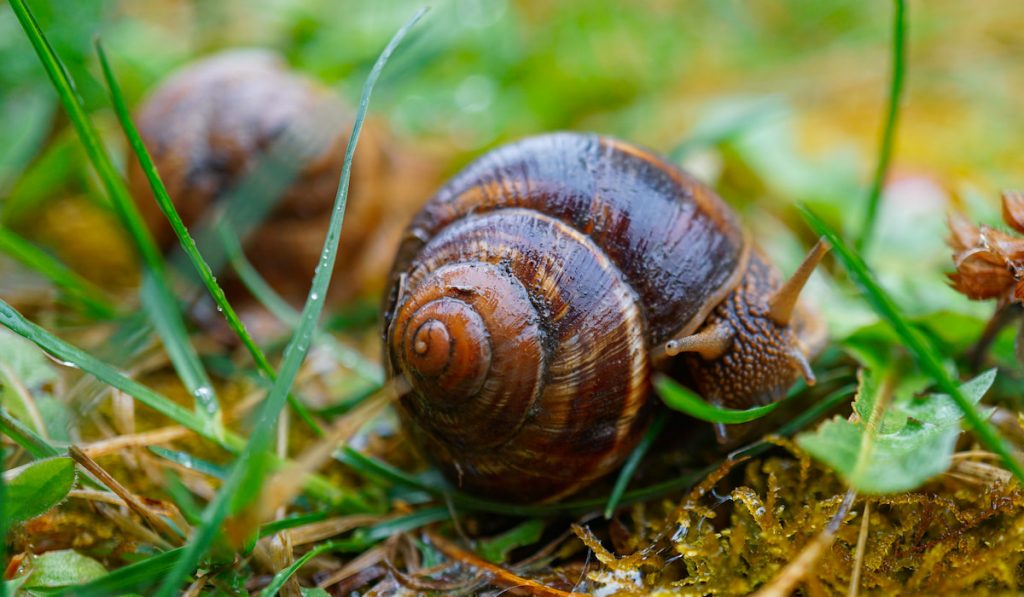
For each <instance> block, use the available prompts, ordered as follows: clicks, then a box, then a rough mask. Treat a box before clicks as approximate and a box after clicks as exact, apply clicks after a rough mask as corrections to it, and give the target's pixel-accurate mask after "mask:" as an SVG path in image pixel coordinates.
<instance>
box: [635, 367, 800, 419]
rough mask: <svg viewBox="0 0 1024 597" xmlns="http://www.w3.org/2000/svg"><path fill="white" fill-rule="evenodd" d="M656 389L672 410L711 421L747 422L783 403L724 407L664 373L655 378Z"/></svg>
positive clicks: (758, 417)
mask: <svg viewBox="0 0 1024 597" xmlns="http://www.w3.org/2000/svg"><path fill="white" fill-rule="evenodd" d="M654 389H655V390H656V391H657V392H658V395H659V396H661V399H662V400H663V401H664V402H665V404H666V405H668V407H669V408H671V409H672V410H677V411H679V412H682V413H686V414H688V415H690V416H691V417H694V418H696V419H700V420H701V421H708V422H709V423H728V424H736V423H746V422H748V421H753V420H754V419H760V418H761V417H763V416H765V415H767V414H768V413H770V412H772V411H773V410H775V409H776V408H778V407H779V404H782V402H781V401H779V402H773V403H772V404H768V405H766V406H755V407H754V408H748V409H745V410H735V409H732V408H722V407H719V406H715V405H713V404H710V403H708V402H705V401H704V399H703V398H701V397H700V396H698V395H697V394H695V393H694V392H693V391H691V390H689V389H687V388H685V387H683V386H681V385H679V384H678V383H677V382H676V381H675V380H673V379H672V378H670V377H666V376H664V375H658V376H656V377H655V378H654Z"/></svg>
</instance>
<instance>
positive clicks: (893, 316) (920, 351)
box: [798, 205, 1024, 483]
mask: <svg viewBox="0 0 1024 597" xmlns="http://www.w3.org/2000/svg"><path fill="white" fill-rule="evenodd" d="M798 207H799V209H800V211H801V213H802V214H803V217H804V219H805V220H807V223H808V224H810V226H811V228H813V229H814V231H815V232H817V233H818V234H820V235H822V236H824V237H825V240H827V241H828V242H829V244H830V245H832V252H833V254H834V255H835V256H836V259H838V260H839V262H840V263H842V264H843V267H844V268H846V271H847V272H849V274H850V277H851V278H852V279H853V280H854V281H855V282H856V283H857V284H858V285H859V286H860V287H861V288H862V289H863V291H864V293H863V295H864V299H865V300H866V301H867V302H868V304H870V305H871V307H872V308H873V309H874V310H875V312H876V313H877V314H878V315H879V317H881V318H882V319H883V320H885V321H886V322H887V323H888V324H889V325H890V326H892V329H893V331H895V332H896V334H897V336H899V339H900V343H901V344H902V345H903V346H905V347H906V348H907V350H908V351H910V353H911V354H912V355H913V356H914V358H915V359H916V360H917V363H918V365H919V366H920V367H921V369H922V370H923V371H924V372H925V373H926V374H928V376H930V377H931V378H932V379H933V380H935V383H936V385H938V387H939V389H940V390H942V391H943V392H945V393H946V394H949V396H950V397H951V398H952V399H953V401H954V402H956V405H957V407H958V408H959V409H960V411H961V412H963V414H964V418H965V419H967V422H968V424H970V426H971V429H973V430H974V433H975V434H976V435H977V436H978V439H979V440H981V443H982V444H984V445H985V447H986V448H988V449H989V450H991V451H992V452H995V453H996V454H998V455H999V457H1000V459H1001V460H1002V461H1003V464H1005V465H1006V468H1007V469H1008V470H1009V471H1010V472H1012V473H1013V476H1014V477H1016V478H1017V480H1018V481H1020V482H1022V483H1024V467H1022V466H1021V463H1020V461H1019V460H1017V457H1016V456H1015V455H1014V453H1013V450H1011V448H1010V446H1009V444H1008V443H1007V442H1006V440H1005V439H1003V437H1002V436H1001V435H999V432H997V431H996V430H995V428H993V427H992V425H991V424H990V423H989V422H988V421H987V420H985V417H983V416H982V415H981V413H980V412H978V409H977V408H976V407H975V406H974V404H973V403H971V402H970V400H968V399H967V397H966V396H965V395H964V393H963V392H961V391H960V388H959V387H958V386H957V383H956V382H955V381H954V379H953V377H952V376H950V374H949V372H948V371H947V370H946V367H945V364H944V362H943V359H942V356H941V355H940V354H939V353H938V352H937V351H936V350H935V349H934V347H932V345H931V344H930V343H929V342H927V341H926V340H925V338H924V337H923V335H922V334H921V333H920V332H919V331H918V330H916V329H915V328H913V327H912V326H911V325H910V322H909V321H907V318H906V317H905V316H904V315H903V313H902V312H901V311H900V309H899V307H897V306H896V303H894V302H893V300H892V299H891V298H890V297H889V295H888V294H887V293H886V292H885V291H884V290H882V287H881V285H879V283H878V281H877V280H876V279H875V276H874V275H873V274H872V273H871V270H869V269H868V266H867V265H866V264H865V263H864V261H863V260H862V259H861V258H860V256H859V255H857V254H856V253H854V252H853V251H852V250H851V249H850V248H849V247H848V246H847V245H846V243H845V242H844V241H843V239H842V238H840V237H839V235H838V234H836V232H835V230H832V228H830V227H829V226H828V224H826V223H825V222H824V221H823V220H822V219H821V218H819V217H818V216H817V215H815V214H814V213H813V212H811V211H810V210H809V209H807V207H806V206H803V205H800V206H798Z"/></svg>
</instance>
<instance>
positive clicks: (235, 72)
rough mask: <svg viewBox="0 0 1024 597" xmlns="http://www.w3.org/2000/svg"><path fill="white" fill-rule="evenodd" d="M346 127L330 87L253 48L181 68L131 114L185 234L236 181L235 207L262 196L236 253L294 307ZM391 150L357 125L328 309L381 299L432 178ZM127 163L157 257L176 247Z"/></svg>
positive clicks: (135, 168) (315, 249)
mask: <svg viewBox="0 0 1024 597" xmlns="http://www.w3.org/2000/svg"><path fill="white" fill-rule="evenodd" d="M351 119H352V115H351V114H350V111H349V110H348V109H347V106H346V105H345V104H344V103H343V102H342V101H341V100H340V98H338V97H337V96H336V95H335V94H333V93H332V92H331V91H330V90H329V89H327V88H326V87H324V86H322V85H320V84H319V83H316V82H314V81H312V80H310V79H309V78H307V77H305V76H303V75H301V74H299V73H297V72H295V71H293V70H290V69H289V68H288V67H287V66H286V65H285V63H284V61H283V60H282V59H281V58H280V57H279V56H278V55H277V54H275V53H273V52H271V51H269V50H261V49H245V50H229V51H225V52H222V53H219V54H215V55H213V56H210V57H207V58H204V59H202V60H199V61H197V62H194V63H191V64H189V65H186V66H185V67H183V68H182V69H180V70H179V71H177V72H175V73H173V74H171V75H170V76H169V77H168V78H167V79H166V80H164V81H163V82H161V83H160V84H159V85H158V86H157V88H156V89H155V90H154V91H153V92H152V93H151V94H150V95H149V96H148V97H147V98H146V99H145V100H144V101H143V103H142V105H141V106H140V108H139V109H138V110H137V116H136V122H137V124H138V127H139V130H140V133H141V135H142V138H143V141H144V142H145V143H146V146H147V148H148V149H149V151H150V152H151V153H152V155H153V159H154V162H155V163H156V166H157V169H158V171H159V172H160V176H161V178H162V180H163V182H164V184H165V185H166V187H167V190H168V194H169V195H170V197H171V199H172V200H173V202H174V204H175V208H176V210H177V211H178V213H179V215H180V216H181V217H182V220H183V221H184V223H185V225H186V226H188V227H189V228H190V230H191V229H192V228H193V227H194V226H195V225H197V224H198V223H199V222H200V221H201V219H202V218H204V217H206V216H207V215H208V214H210V213H211V212H212V209H213V208H214V206H218V205H219V202H221V201H223V200H226V198H227V197H228V196H229V195H230V194H231V193H232V191H234V190H236V189H241V188H243V187H244V185H245V184H246V182H249V183H250V184H251V183H252V182H253V181H255V186H256V187H258V189H257V192H255V193H253V192H250V193H249V194H247V195H245V196H243V201H239V205H238V206H236V209H237V207H241V208H242V209H241V210H239V211H246V210H248V211H250V212H253V211H259V210H260V209H261V208H260V207H259V206H258V204H259V201H260V199H256V197H258V196H260V194H261V193H263V192H264V191H267V190H268V189H269V190H270V191H269V192H268V193H263V194H264V195H268V197H267V198H268V199H269V200H270V201H271V202H272V203H273V202H276V203H274V204H273V205H269V206H265V207H263V209H267V208H268V207H269V211H268V212H266V219H264V220H263V221H262V223H258V225H257V226H256V227H255V229H253V230H251V233H250V234H248V235H247V239H246V242H245V244H244V249H245V252H246V254H247V256H248V257H249V259H250V260H251V261H252V262H253V265H254V266H255V267H256V269H257V270H258V271H259V272H260V273H261V274H262V275H263V276H264V277H265V278H266V279H267V281H268V282H269V283H270V284H271V286H273V287H274V288H275V289H276V290H277V291H278V292H279V293H281V294H282V295H284V297H285V298H286V299H288V300H290V301H292V302H295V303H301V301H302V300H303V299H304V298H305V295H306V293H307V292H308V290H309V280H310V278H311V277H312V276H313V272H314V268H315V267H316V265H317V262H318V260H319V258H320V251H321V249H322V246H323V240H324V236H325V234H326V233H327V227H328V223H329V220H330V213H331V209H332V207H333V204H334V196H335V190H336V189H337V186H338V179H339V175H340V172H341V166H342V162H343V158H344V154H345V148H346V145H347V139H348V133H349V129H350V128H351ZM394 145H395V143H394V142H393V141H391V140H390V138H389V137H388V136H387V135H386V134H385V133H384V132H383V131H382V130H381V126H380V125H378V124H376V123H374V122H372V121H371V122H369V123H367V126H366V127H365V128H364V130H363V134H362V136H361V138H360V143H359V153H358V155H357V157H356V159H355V160H354V162H353V171H352V178H351V186H350V193H349V201H348V205H347V208H346V211H347V213H346V222H345V224H346V226H345V229H346V232H345V234H344V235H342V237H341V239H340V248H339V251H338V255H339V258H338V260H337V263H336V271H337V272H338V277H339V278H340V281H341V283H339V284H334V285H332V291H331V296H330V298H331V299H332V300H334V301H343V300H345V299H347V298H351V297H353V296H355V295H359V294H379V293H380V292H381V291H383V288H384V285H385V282H386V277H385V276H386V273H387V268H388V265H389V260H390V257H391V254H392V253H393V251H394V248H395V247H396V246H397V245H398V242H399V239H400V237H401V233H402V227H403V224H404V219H405V218H407V217H409V216H411V214H412V213H413V212H414V211H415V210H416V209H417V208H418V206H419V202H418V201H417V198H418V197H421V196H424V195H426V190H427V189H429V188H430V187H431V186H433V184H434V181H436V180H437V174H436V167H435V166H434V164H433V160H432V159H429V158H428V157H426V156H420V155H412V154H411V153H409V152H407V151H404V150H402V151H398V150H396V149H395V147H394ZM275 151H276V152H277V153H276V154H275ZM268 156H273V157H268ZM274 160H276V161H274ZM282 160H283V161H284V162H287V161H288V160H294V163H293V165H292V166H291V167H292V168H293V169H294V170H295V172H294V179H292V180H290V182H289V181H288V179H287V176H288V175H287V174H285V175H284V176H281V175H277V180H275V178H274V175H273V174H272V172H273V171H274V169H275V168H276V169H281V164H282V163H284V162H282ZM128 161H129V163H130V168H129V171H128V174H129V182H130V184H131V189H132V194H133V196H134V197H135V198H136V202H137V203H138V205H139V208H140V211H141V213H142V215H143V218H144V219H145V221H146V223H147V225H148V226H149V228H150V229H151V230H152V231H153V233H154V236H155V237H156V240H157V242H158V243H159V244H160V245H161V246H162V247H163V248H165V249H167V248H169V247H171V246H173V245H174V244H175V243H176V239H175V238H174V236H173V234H172V231H171V228H170V226H169V225H168V224H167V222H166V221H165V218H164V216H163V214H162V213H161V212H160V210H159V209H158V207H157V204H156V202H155V200H154V199H153V197H152V193H151V191H150V188H149V184H148V182H147V180H146V177H145V176H144V174H143V172H142V170H141V168H140V167H139V165H138V164H137V162H136V160H134V159H129V160H128ZM284 168H285V169H287V168H288V166H284ZM398 172H401V173H403V174H405V175H406V176H396V173H398ZM268 173H271V174H268ZM251 176H256V177H257V178H250V177H251ZM259 176H262V177H261V178H260V177H259ZM247 179H248V180H247ZM281 180H284V182H283V183H282V182H281ZM275 186H276V187H277V188H275ZM421 189H422V190H423V192H421ZM263 200H264V201H265V199H263ZM396 215H397V216H398V220H399V221H398V222H395V221H394V220H393V218H394V217H395V216H396ZM403 215H404V216H405V218H403V217H402V216H403ZM245 217H248V216H245ZM257 220H258V218H257ZM239 232H245V231H244V230H239ZM195 233H196V232H195V231H193V234H195ZM227 291H228V293H229V295H231V297H232V298H235V297H236V296H237V295H238V293H239V286H238V284H237V283H235V284H232V283H231V280H230V279H229V280H228V285H227Z"/></svg>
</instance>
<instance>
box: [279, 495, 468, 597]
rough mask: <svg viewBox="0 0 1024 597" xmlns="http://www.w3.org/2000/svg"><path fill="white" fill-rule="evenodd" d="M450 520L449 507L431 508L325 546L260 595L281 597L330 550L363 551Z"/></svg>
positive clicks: (282, 574)
mask: <svg viewBox="0 0 1024 597" xmlns="http://www.w3.org/2000/svg"><path fill="white" fill-rule="evenodd" d="M450 517H451V514H450V513H449V512H448V510H447V509H445V508H427V509H424V510H420V511H419V512H413V513H412V514H409V515H406V516H402V517H399V518H395V519H392V520H387V521H384V522H381V523H379V524H376V525H374V526H372V527H370V528H369V529H368V530H367V532H358V531H357V532H356V533H354V536H353V538H351V539H342V540H340V541H328V542H327V543H321V544H320V545H317V546H316V547H314V548H313V549H311V550H309V551H307V552H306V553H304V554H302V557H301V558H299V559H297V560H295V562H293V563H292V565H290V566H288V567H287V568H285V569H284V570H281V571H280V572H278V573H277V574H275V575H274V578H273V579H272V580H271V581H270V584H268V585H267V586H266V588H264V589H263V591H261V592H260V597H272V596H273V595H277V592H278V591H280V590H281V587H283V586H284V583H286V582H288V579H289V578H291V577H292V576H294V574H295V573H296V572H298V571H299V569H300V568H302V567H303V566H305V565H306V563H307V562H309V561H310V560H312V559H313V558H315V557H316V556H318V555H320V554H323V553H327V552H329V551H341V552H357V551H363V550H365V549H367V548H369V547H370V546H372V545H373V544H374V543H377V542H379V541H382V540H384V539H386V538H388V537H390V536H392V535H397V534H399V533H404V532H407V531H411V530H413V529H417V528H420V527H422V526H425V525H428V524H430V523H432V522H438V521H441V520H448V519H449V518H450Z"/></svg>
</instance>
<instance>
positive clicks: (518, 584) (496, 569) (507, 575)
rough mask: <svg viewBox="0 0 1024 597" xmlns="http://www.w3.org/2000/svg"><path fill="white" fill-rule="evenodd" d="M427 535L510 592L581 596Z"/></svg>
mask: <svg viewBox="0 0 1024 597" xmlns="http://www.w3.org/2000/svg"><path fill="white" fill-rule="evenodd" d="M426 535H427V537H428V538H429V539H430V543H431V544H433V546H434V547H436V548H437V549H438V551H440V552H441V553H443V554H444V555H446V556H448V557H449V558H451V559H453V560H459V561H460V562H462V563H463V564H466V565H467V566H471V567H473V568H476V569H478V570H481V571H483V572H487V573H490V574H491V575H492V580H491V582H493V583H494V584H496V585H500V586H503V587H508V588H509V589H510V591H511V592H515V593H526V594H529V595H539V596H540V597H583V596H584V594H583V593H569V592H567V591H562V590H560V589H555V588H552V587H549V586H547V585H543V584H541V583H539V582H537V581H534V580H530V579H528V578H523V577H521V576H518V575H516V574H514V573H513V572H511V571H509V570H506V569H504V568H502V567H501V566H498V565H496V564H492V563H490V562H488V561H486V560H484V559H482V558H481V557H480V556H478V555H476V554H475V553H472V552H470V551H466V550H465V549H462V548H461V547H459V546H457V545H455V544H454V543H452V542H451V541H449V540H448V539H445V538H444V537H442V536H441V535H439V534H437V533H435V532H433V531H427V532H426Z"/></svg>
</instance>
